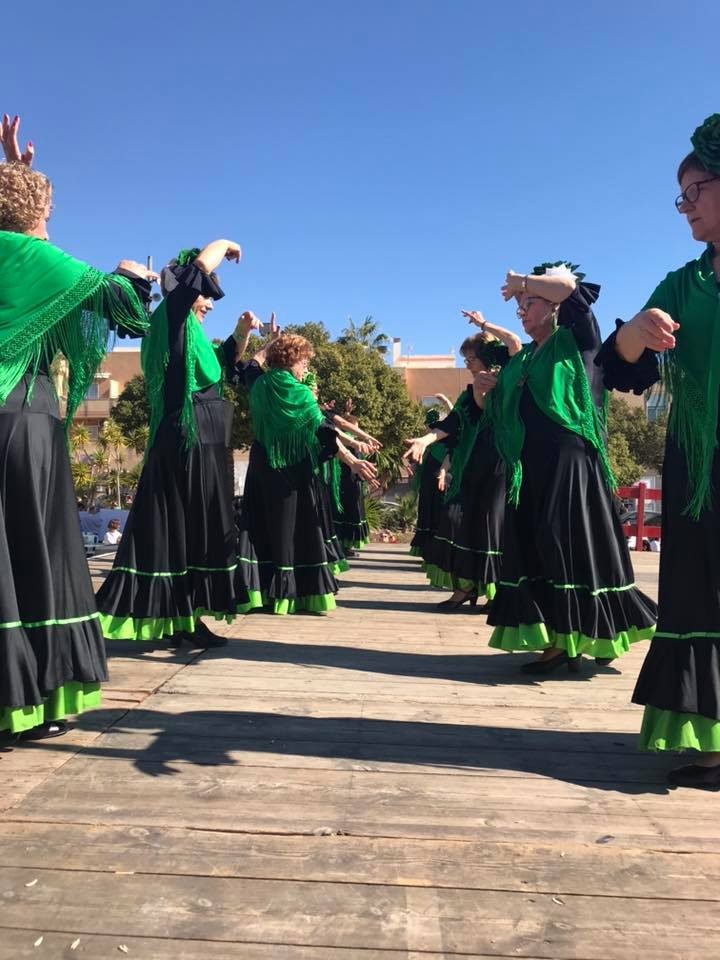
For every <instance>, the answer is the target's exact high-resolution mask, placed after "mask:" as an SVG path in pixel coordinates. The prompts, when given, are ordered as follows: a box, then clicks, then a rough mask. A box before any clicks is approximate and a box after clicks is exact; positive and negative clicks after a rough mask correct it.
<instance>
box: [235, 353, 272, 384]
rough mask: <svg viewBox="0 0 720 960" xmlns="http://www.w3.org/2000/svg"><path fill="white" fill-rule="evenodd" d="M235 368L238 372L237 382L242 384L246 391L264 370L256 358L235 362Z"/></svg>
mask: <svg viewBox="0 0 720 960" xmlns="http://www.w3.org/2000/svg"><path fill="white" fill-rule="evenodd" d="M235 369H236V371H237V373H238V384H239V385H243V386H244V387H245V389H246V390H247V391H248V392H249V391H250V390H251V389H252V387H253V385H254V384H255V382H256V381H257V380H259V379H260V377H261V376H262V375H263V374H264V372H265V371H264V370H263V368H262V367H261V366H260V364H259V363H258V362H257V360H241V361H240V362H239V363H237V364H235Z"/></svg>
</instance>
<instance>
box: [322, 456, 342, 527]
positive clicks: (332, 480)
mask: <svg viewBox="0 0 720 960" xmlns="http://www.w3.org/2000/svg"><path fill="white" fill-rule="evenodd" d="M340 479H341V467H340V464H339V462H338V459H337V457H331V458H330V460H326V461H325V463H324V464H323V480H324V481H325V483H326V484H327V487H328V489H329V490H330V494H331V495H332V498H333V503H334V504H335V509H336V510H337V512H338V513H345V510H344V509H343V505H342V498H341V496H340Z"/></svg>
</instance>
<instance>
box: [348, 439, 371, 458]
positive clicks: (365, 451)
mask: <svg viewBox="0 0 720 960" xmlns="http://www.w3.org/2000/svg"><path fill="white" fill-rule="evenodd" d="M345 442H346V443H347V440H346V441H345ZM355 449H356V450H357V452H358V453H361V454H362V455H363V456H364V457H370V456H372V454H373V453H375V450H374V449H373V447H371V446H370V444H369V443H365V441H364V440H356V441H355Z"/></svg>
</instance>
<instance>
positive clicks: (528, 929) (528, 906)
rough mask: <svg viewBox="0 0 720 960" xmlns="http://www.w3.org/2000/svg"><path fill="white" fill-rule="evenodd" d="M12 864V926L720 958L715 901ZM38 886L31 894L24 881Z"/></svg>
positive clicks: (587, 957)
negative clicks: (106, 871)
mask: <svg viewBox="0 0 720 960" xmlns="http://www.w3.org/2000/svg"><path fill="white" fill-rule="evenodd" d="M32 873H33V876H32V877H31V875H30V872H29V871H28V870H27V869H16V868H10V867H5V868H2V869H0V882H1V883H2V888H3V890H4V891H5V897H4V902H3V914H2V925H3V926H4V927H6V928H9V929H18V928H19V929H22V930H28V929H33V928H37V924H38V917H44V918H46V923H47V928H48V929H49V930H50V931H58V930H61V931H65V930H78V931H82V932H83V933H84V934H95V935H100V934H102V935H104V936H109V937H118V938H121V937H123V936H125V935H130V936H137V937H162V938H173V939H193V940H196V939H201V940H210V941H225V942H230V943H237V944H242V943H257V942H264V943H285V944H293V945H297V946H308V947H309V946H320V947H327V948H342V949H358V948H371V949H376V950H378V949H384V950H406V951H412V950H415V951H418V952H420V951H428V952H433V951H434V952H440V953H442V952H445V953H449V954H451V955H452V954H453V953H456V954H462V953H466V954H467V953H470V954H472V953H475V954H478V953H479V954H487V955H490V956H492V955H498V954H499V955H501V956H520V957H523V956H524V957H527V956H539V957H548V958H553V960H564V958H576V957H582V958H584V960H627V958H628V957H630V956H652V957H653V960H677V958H678V957H680V956H686V957H692V958H693V960H716V958H717V956H718V951H720V928H719V924H718V921H719V920H720V910H719V909H718V906H717V904H709V903H703V904H702V907H700V908H699V905H698V904H697V903H688V902H687V901H679V900H657V901H655V900H647V899H637V898H615V897H606V898H603V900H602V909H599V904H598V900H597V899H596V898H594V897H585V896H576V895H572V896H570V895H565V896H563V897H557V896H555V897H551V896H549V895H545V894H533V895H532V896H528V895H527V894H525V893H508V892H505V891H502V892H498V891H492V890H487V891H484V892H483V894H482V896H478V895H477V893H476V892H475V891H467V890H455V889H437V888H419V887H407V888H404V887H391V886H382V885H378V886H368V885H362V884H351V883H325V882H320V883H307V882H294V883H287V882H285V881H282V880H259V879H253V880H242V879H228V878H222V877H202V878H199V877H185V876H162V877H155V878H154V879H153V881H152V882H150V881H149V879H148V877H146V876H137V875H133V876H120V875H113V876H110V875H107V874H97V873H88V872H83V871H56V870H34V871H33V872H32ZM29 878H30V879H37V881H38V882H37V883H36V884H35V885H34V886H32V887H27V886H26V884H27V883H28V882H29Z"/></svg>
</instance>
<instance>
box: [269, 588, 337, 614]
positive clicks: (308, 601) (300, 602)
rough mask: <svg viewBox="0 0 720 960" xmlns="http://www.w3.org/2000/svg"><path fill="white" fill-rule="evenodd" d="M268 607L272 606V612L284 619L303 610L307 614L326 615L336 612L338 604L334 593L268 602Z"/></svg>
mask: <svg viewBox="0 0 720 960" xmlns="http://www.w3.org/2000/svg"><path fill="white" fill-rule="evenodd" d="M266 606H272V612H273V613H274V614H277V615H278V616H281V617H283V616H286V615H287V614H289V613H299V612H300V611H301V610H304V611H306V612H307V613H318V614H326V613H329V612H330V611H331V610H334V609H335V607H336V606H337V604H336V603H335V597H334V596H333V594H332V593H321V594H315V595H314V596H311V597H290V598H287V597H286V598H285V599H283V600H268V601H267V604H266Z"/></svg>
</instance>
